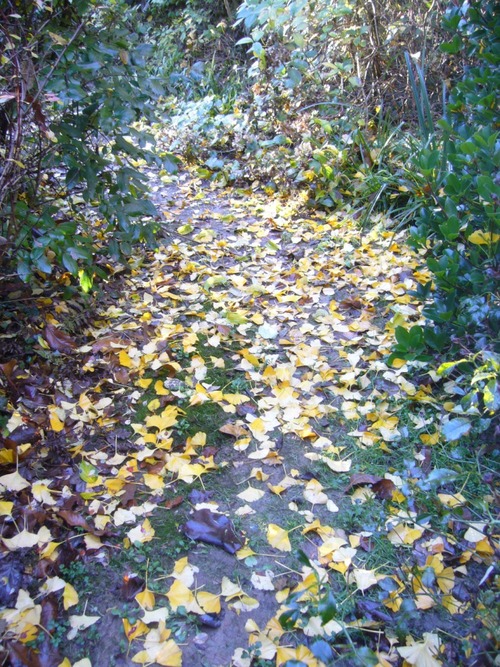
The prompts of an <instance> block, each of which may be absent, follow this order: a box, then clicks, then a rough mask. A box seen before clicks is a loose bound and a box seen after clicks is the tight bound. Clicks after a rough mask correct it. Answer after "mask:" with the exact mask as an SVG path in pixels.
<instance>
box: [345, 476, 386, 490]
mask: <svg viewBox="0 0 500 667" xmlns="http://www.w3.org/2000/svg"><path fill="white" fill-rule="evenodd" d="M381 480H382V477H378V476H377V475H366V474H364V473H361V472H357V473H354V475H351V478H350V479H349V484H348V485H347V486H346V488H345V489H344V493H347V492H348V491H349V490H350V489H352V488H353V486H360V485H361V484H377V482H380V481H381Z"/></svg>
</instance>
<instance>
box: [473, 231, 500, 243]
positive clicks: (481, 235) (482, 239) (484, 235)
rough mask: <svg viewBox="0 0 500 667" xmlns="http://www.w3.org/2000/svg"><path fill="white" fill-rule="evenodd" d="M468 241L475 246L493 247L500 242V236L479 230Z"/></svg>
mask: <svg viewBox="0 0 500 667" xmlns="http://www.w3.org/2000/svg"><path fill="white" fill-rule="evenodd" d="M467 240H468V241H469V243H473V244H474V245H493V243H496V242H497V241H500V234H494V233H493V232H483V231H479V230H478V231H476V232H473V233H472V234H471V235H470V236H469V237H468V239H467Z"/></svg>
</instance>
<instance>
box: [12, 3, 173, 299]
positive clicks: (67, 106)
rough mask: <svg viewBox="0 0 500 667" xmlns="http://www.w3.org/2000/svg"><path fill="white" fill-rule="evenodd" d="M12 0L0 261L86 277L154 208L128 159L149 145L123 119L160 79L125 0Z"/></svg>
mask: <svg viewBox="0 0 500 667" xmlns="http://www.w3.org/2000/svg"><path fill="white" fill-rule="evenodd" d="M18 5H19V3H16V2H14V0H8V1H7V2H6V3H4V5H3V8H2V10H1V11H0V23H1V25H2V30H1V31H0V42H1V44H0V46H1V50H2V53H3V56H2V60H1V61H0V87H1V89H2V95H1V97H0V152H1V153H2V156H3V166H2V167H1V170H0V216H1V218H0V235H1V236H2V237H3V244H2V245H1V246H0V253H1V254H0V262H1V265H2V270H3V271H7V270H10V269H11V267H12V265H14V267H15V268H17V271H18V273H19V274H20V276H21V277H22V278H23V279H25V280H28V279H29V278H30V277H31V276H32V275H34V274H38V275H42V276H47V275H49V274H51V273H52V272H53V271H54V270H55V269H56V268H57V269H58V270H62V271H66V272H69V273H70V274H72V275H73V276H78V277H79V280H80V284H81V286H82V287H83V288H84V289H89V288H90V286H91V284H92V280H93V276H94V275H95V273H96V272H97V273H98V272H100V269H99V264H100V256H102V255H104V256H105V255H109V254H110V253H111V254H113V255H116V256H120V255H121V254H128V253H130V251H131V244H132V243H134V242H136V241H146V240H151V239H152V234H153V227H154V226H153V225H152V224H151V223H152V221H153V220H154V216H155V215H156V211H155V208H154V206H153V205H152V203H151V202H150V201H149V199H148V198H147V194H146V177H145V176H144V175H142V174H140V173H139V171H138V170H137V169H136V167H137V165H138V164H140V163H141V162H143V161H144V160H156V157H155V156H154V155H153V153H152V152H151V151H150V150H149V146H148V143H149V144H151V142H152V141H153V140H152V137H150V136H148V135H147V134H145V133H142V132H139V131H137V130H135V129H133V127H132V124H133V123H134V122H135V121H137V120H139V119H140V118H141V117H142V116H144V115H150V116H151V115H152V113H153V106H152V102H153V100H154V98H155V97H157V96H158V94H159V92H160V90H159V89H158V88H155V86H154V82H153V80H151V79H150V78H148V77H147V76H145V75H144V66H145V59H146V56H147V50H148V47H147V45H146V44H145V43H144V39H143V35H141V34H140V32H138V31H137V30H136V24H135V23H132V22H131V17H133V15H134V10H130V9H128V8H127V6H126V5H123V4H121V3H120V2H109V3H104V4H97V3H96V2H94V0H78V1H77V2H73V3H68V2H66V0H53V1H52V2H48V1H47V2H46V3H43V2H38V1H35V0H28V1H27V2H25V3H22V4H21V5H19V6H18ZM167 158H168V156H167ZM169 164H170V167H171V168H174V166H175V165H174V163H173V159H172V158H171V159H170V162H169Z"/></svg>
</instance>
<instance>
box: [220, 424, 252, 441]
mask: <svg viewBox="0 0 500 667" xmlns="http://www.w3.org/2000/svg"><path fill="white" fill-rule="evenodd" d="M219 431H220V432H221V433H226V434H227V435H232V436H234V437H235V438H239V437H241V436H242V435H248V431H247V430H246V428H244V427H243V426H242V425H241V424H231V423H228V424H224V426H221V427H220V429H219Z"/></svg>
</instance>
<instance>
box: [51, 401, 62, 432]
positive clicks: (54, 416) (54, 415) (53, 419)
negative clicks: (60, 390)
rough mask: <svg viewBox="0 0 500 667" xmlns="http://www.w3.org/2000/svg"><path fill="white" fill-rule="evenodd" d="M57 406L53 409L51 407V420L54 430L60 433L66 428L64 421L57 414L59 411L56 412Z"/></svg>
mask: <svg viewBox="0 0 500 667" xmlns="http://www.w3.org/2000/svg"><path fill="white" fill-rule="evenodd" d="M55 409H56V408H55V407H54V408H53V409H52V410H51V407H49V420H50V427H51V429H52V430H53V431H55V432H56V433H59V432H60V431H62V430H63V429H64V422H62V421H61V420H60V419H59V417H58V416H57V413H56V412H55Z"/></svg>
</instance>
